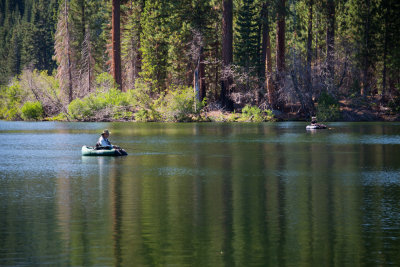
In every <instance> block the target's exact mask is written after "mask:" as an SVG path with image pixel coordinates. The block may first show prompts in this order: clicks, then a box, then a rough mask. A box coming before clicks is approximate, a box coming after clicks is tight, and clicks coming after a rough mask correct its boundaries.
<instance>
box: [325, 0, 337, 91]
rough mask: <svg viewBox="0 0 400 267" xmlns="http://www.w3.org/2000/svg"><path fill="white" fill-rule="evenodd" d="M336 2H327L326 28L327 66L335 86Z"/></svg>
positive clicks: (330, 0) (332, 0)
mask: <svg viewBox="0 0 400 267" xmlns="http://www.w3.org/2000/svg"><path fill="white" fill-rule="evenodd" d="M335 16H336V14H335V1H334V0H328V2H327V28H326V65H327V71H328V76H329V79H330V82H331V83H332V84H333V78H334V75H335V67H334V53H335V19H336V17H335Z"/></svg>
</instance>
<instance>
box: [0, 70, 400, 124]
mask: <svg viewBox="0 0 400 267" xmlns="http://www.w3.org/2000/svg"><path fill="white" fill-rule="evenodd" d="M95 88H96V90H94V91H93V92H87V94H86V95H85V96H81V97H76V98H75V99H74V100H73V101H72V102H71V103H65V102H63V101H62V99H66V98H67V97H65V95H64V94H63V92H62V91H61V90H60V89H59V84H58V81H57V79H55V78H54V76H49V75H48V74H47V73H46V72H37V71H24V72H23V73H22V74H21V76H20V77H18V78H15V79H14V80H13V81H12V82H11V83H10V84H9V85H8V86H4V87H1V88H0V119H2V120H26V121H133V122H265V121H277V120H309V118H305V117H304V115H302V116H299V115H298V114H296V112H292V113H291V114H290V112H287V113H282V112H276V111H274V112H273V111H272V110H270V109H262V108H260V107H258V106H255V105H253V106H252V105H245V106H244V107H243V108H241V110H240V111H239V112H226V111H224V110H223V109H221V108H220V107H218V105H216V104H214V103H211V104H208V103H207V99H205V100H204V101H203V102H199V101H197V100H196V97H195V93H194V91H193V88H191V87H184V86H172V87H171V88H169V90H168V91H167V92H158V91H157V90H155V89H154V88H152V87H151V82H149V81H146V82H145V81H143V80H138V81H137V82H136V84H135V88H134V89H131V90H128V91H127V92H121V91H120V90H118V89H117V88H116V87H115V84H114V81H113V78H112V77H111V76H110V75H109V74H107V73H103V74H101V75H99V76H98V77H97V79H96V82H95ZM340 104H341V103H339V101H337V100H336V99H335V98H334V97H332V96H331V95H329V94H326V93H322V94H321V96H320V98H319V101H318V104H317V107H316V115H317V117H318V120H319V121H338V120H346V121H363V120H368V121H373V120H378V121H381V120H390V121H393V120H398V119H399V118H398V116H397V115H396V114H397V112H394V111H392V110H384V112H383V114H380V115H379V114H374V115H370V116H369V117H368V116H365V115H363V114H367V113H371V114H372V112H370V110H371V108H370V107H371V106H373V105H371V104H370V103H367V104H366V106H367V107H368V108H367V109H365V110H364V111H363V112H361V113H362V114H361V115H360V111H359V110H357V112H356V111H355V110H356V108H355V107H352V108H347V109H346V110H344V109H343V107H342V108H341V105H340ZM342 106H343V105H342ZM395 107H396V106H395ZM352 109H353V113H352ZM381 115H382V116H381Z"/></svg>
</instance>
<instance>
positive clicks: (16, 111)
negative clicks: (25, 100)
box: [0, 79, 23, 120]
mask: <svg viewBox="0 0 400 267" xmlns="http://www.w3.org/2000/svg"><path fill="white" fill-rule="evenodd" d="M22 97H23V91H22V89H21V86H20V83H19V82H18V81H17V80H16V79H14V81H13V83H12V84H11V85H10V86H4V87H1V88H0V119H5V120H19V119H21V111H20V106H21V101H22Z"/></svg>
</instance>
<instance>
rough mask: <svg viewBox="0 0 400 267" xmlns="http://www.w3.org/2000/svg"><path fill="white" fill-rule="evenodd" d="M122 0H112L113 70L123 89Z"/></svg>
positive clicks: (116, 80)
mask: <svg viewBox="0 0 400 267" xmlns="http://www.w3.org/2000/svg"><path fill="white" fill-rule="evenodd" d="M120 13H121V12H120V1H119V0H112V65H111V69H112V70H111V71H112V74H113V77H114V80H115V82H116V83H117V85H118V87H119V89H120V90H122V76H121V27H120V23H121V22H120Z"/></svg>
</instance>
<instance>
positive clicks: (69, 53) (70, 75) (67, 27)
mask: <svg viewBox="0 0 400 267" xmlns="http://www.w3.org/2000/svg"><path fill="white" fill-rule="evenodd" d="M64 12H65V14H64V19H65V29H66V35H67V38H66V48H67V64H68V65H67V68H68V102H69V103H71V102H72V100H73V97H74V96H73V88H72V68H71V51H70V37H69V24H68V4H67V0H65V1H64Z"/></svg>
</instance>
